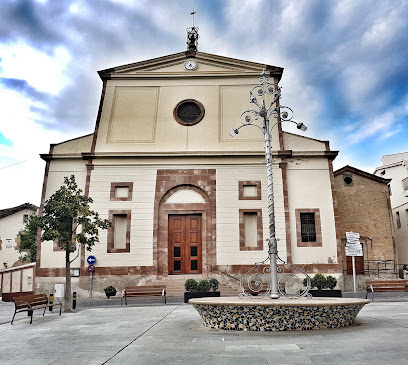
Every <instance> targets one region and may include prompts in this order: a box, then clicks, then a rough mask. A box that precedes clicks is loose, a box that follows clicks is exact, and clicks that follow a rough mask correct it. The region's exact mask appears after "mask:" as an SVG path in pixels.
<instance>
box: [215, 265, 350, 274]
mask: <svg viewBox="0 0 408 365" xmlns="http://www.w3.org/2000/svg"><path fill="white" fill-rule="evenodd" d="M295 266H296V267H297V268H299V269H302V270H304V271H306V273H308V274H309V275H310V274H314V273H318V272H319V273H326V274H331V273H333V274H334V273H337V274H340V273H342V272H343V268H342V266H341V264H296V265H295ZM253 267H254V265H215V266H214V269H215V272H217V270H219V271H218V272H224V273H228V274H230V275H239V274H243V273H244V272H246V271H248V270H249V269H251V268H253ZM263 267H266V266H260V267H259V271H262V268H263ZM278 267H283V268H284V269H285V273H289V272H292V268H291V266H290V265H278Z"/></svg>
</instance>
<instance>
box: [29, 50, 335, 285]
mask: <svg viewBox="0 0 408 365" xmlns="http://www.w3.org/2000/svg"><path fill="white" fill-rule="evenodd" d="M263 70H265V71H266V73H267V76H268V77H269V80H270V82H272V83H275V84H278V83H279V80H280V79H281V76H282V72H283V69H282V68H280V67H276V66H271V65H266V64H259V63H255V62H248V61H243V60H238V59H232V58H228V57H222V56H219V55H213V54H208V53H203V52H198V51H197V50H196V48H195V47H194V46H191V44H190V46H189V50H187V51H186V52H179V53H175V54H171V55H167V56H164V57H160V58H155V59H150V60H146V61H141V62H136V63H132V64H128V65H123V66H118V67H113V68H109V69H106V70H102V71H99V72H98V73H99V76H100V78H101V80H102V94H101V101H100V107H99V110H98V113H97V118H96V123H95V130H94V132H93V133H91V134H89V135H86V136H83V137H78V138H76V139H73V140H69V141H65V142H62V143H58V144H54V145H51V147H50V151H49V153H48V154H43V155H42V158H43V159H44V160H45V161H46V170H45V179H44V190H43V194H42V201H41V208H40V214H41V211H42V209H43V205H44V202H45V201H46V199H47V198H49V197H50V195H51V194H53V193H54V192H55V191H56V190H57V189H58V188H59V187H60V186H61V185H62V183H63V178H64V176H70V175H71V174H73V175H75V177H76V181H77V183H78V185H79V187H81V188H82V189H83V191H84V192H85V193H86V194H87V195H89V196H90V197H92V198H93V200H94V203H93V204H92V208H93V209H95V210H97V211H98V212H99V213H100V215H101V217H103V218H109V219H110V220H111V221H112V223H113V226H112V228H111V229H109V230H108V231H104V232H101V233H100V242H99V243H98V244H97V245H96V246H95V247H94V248H93V250H92V255H94V256H95V257H96V259H97V261H96V263H95V266H96V269H95V272H94V277H93V279H94V288H95V290H97V291H102V288H103V287H105V286H108V285H114V286H115V287H116V288H117V289H118V290H122V289H123V288H124V287H125V286H127V285H134V284H137V283H141V282H153V281H155V280H159V281H160V282H161V283H167V282H169V281H170V280H172V279H173V278H175V277H177V276H181V277H183V278H185V276H186V275H189V277H190V275H194V277H197V278H201V277H207V276H218V277H219V278H220V280H222V279H223V278H227V277H228V275H227V274H232V275H235V274H238V273H242V272H244V271H245V270H247V269H248V268H250V267H251V266H253V265H254V263H255V262H259V261H263V260H264V259H266V258H267V256H268V247H267V243H266V238H268V236H269V233H268V232H269V231H268V202H267V181H266V170H265V164H264V162H263V160H264V148H263V135H262V133H260V131H259V130H258V129H257V128H245V129H242V130H241V131H240V133H239V134H238V135H237V136H235V137H234V138H231V136H230V131H231V129H232V128H235V127H237V126H239V125H240V120H239V117H240V115H241V113H242V112H243V111H245V110H246V109H248V108H249V107H250V104H249V91H250V90H251V89H252V88H253V87H254V86H255V85H257V84H259V76H260V74H261V72H262V71H263ZM272 149H273V157H274V163H273V179H274V193H275V213H276V230H277V237H278V238H279V243H278V245H279V246H278V249H279V256H280V258H281V259H282V260H283V261H284V262H285V264H283V266H285V267H286V268H287V269H289V268H290V264H294V265H296V266H298V267H300V268H303V269H305V270H306V271H307V272H309V273H311V274H313V273H315V272H322V273H332V274H334V275H338V276H340V275H341V273H342V246H341V242H340V237H339V236H338V235H336V224H337V222H336V219H337V214H336V208H337V207H336V197H335V195H334V176H333V169H332V160H333V159H334V158H335V157H336V156H337V151H331V150H330V148H329V143H328V142H327V141H320V140H315V139H311V138H307V137H304V136H300V135H297V134H293V133H288V132H283V131H282V129H281V126H280V125H277V126H276V128H274V129H273V132H272ZM77 254H78V257H77V258H75V256H76V255H77ZM88 255H89V253H88V252H86V251H85V250H84V249H83V248H80V249H79V252H78V251H77V253H75V254H73V259H74V261H73V262H72V264H71V265H72V268H74V269H77V270H76V272H79V277H76V278H73V286H74V288H75V289H74V290H77V291H78V292H79V293H80V292H81V291H87V290H89V272H88V264H87V261H86V260H87V256H88ZM64 267H65V264H64V252H63V251H62V250H61V249H60V248H59V247H58V244H57V243H55V242H38V258H37V270H36V275H37V285H39V288H41V289H43V290H51V289H52V285H54V284H55V283H60V282H62V283H63V282H64V275H65V269H64Z"/></svg>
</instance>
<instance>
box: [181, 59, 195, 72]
mask: <svg viewBox="0 0 408 365" xmlns="http://www.w3.org/2000/svg"><path fill="white" fill-rule="evenodd" d="M184 68H185V69H186V70H189V71H193V70H195V69H196V68H197V62H196V61H194V60H187V61H186V62H184Z"/></svg>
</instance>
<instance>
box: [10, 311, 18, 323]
mask: <svg viewBox="0 0 408 365" xmlns="http://www.w3.org/2000/svg"><path fill="white" fill-rule="evenodd" d="M16 313H17V311H14V315H13V319H12V320H11V323H10V324H13V321H14V317H15V316H16Z"/></svg>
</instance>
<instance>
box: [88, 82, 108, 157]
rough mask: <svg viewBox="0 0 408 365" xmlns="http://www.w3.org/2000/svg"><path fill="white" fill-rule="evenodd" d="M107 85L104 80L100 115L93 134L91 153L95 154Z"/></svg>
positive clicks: (99, 109)
mask: <svg viewBox="0 0 408 365" xmlns="http://www.w3.org/2000/svg"><path fill="white" fill-rule="evenodd" d="M106 83H107V81H106V80H104V79H102V92H101V98H100V100H99V108H98V115H97V117H96V123H95V130H94V133H93V140H92V146H91V153H95V147H96V140H97V139H98V132H99V124H100V122H101V115H102V108H103V103H104V101H105V92H106Z"/></svg>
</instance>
